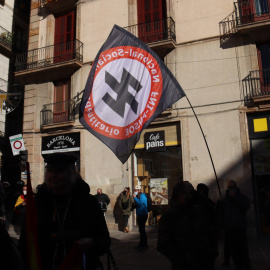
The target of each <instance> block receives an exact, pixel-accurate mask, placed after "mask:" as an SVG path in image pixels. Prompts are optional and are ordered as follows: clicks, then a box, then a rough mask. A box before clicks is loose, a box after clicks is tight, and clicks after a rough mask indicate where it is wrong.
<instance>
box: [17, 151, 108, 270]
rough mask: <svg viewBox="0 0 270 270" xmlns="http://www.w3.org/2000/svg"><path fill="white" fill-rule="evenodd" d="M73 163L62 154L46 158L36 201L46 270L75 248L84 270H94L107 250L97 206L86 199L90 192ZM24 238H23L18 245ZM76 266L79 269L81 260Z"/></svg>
mask: <svg viewBox="0 0 270 270" xmlns="http://www.w3.org/2000/svg"><path fill="white" fill-rule="evenodd" d="M75 161H76V159H75V158H74V157H73V156H69V155H66V154H63V153H57V154H52V155H49V156H48V157H46V158H45V162H46V163H47V166H46V173H45V181H44V183H43V185H42V187H40V189H39V190H38V193H37V195H36V197H35V201H36V206H37V216H38V220H37V224H38V242H39V247H40V252H41V260H42V266H43V269H45V270H52V269H58V268H59V266H60V265H62V263H63V261H64V260H65V259H66V257H67V256H68V253H69V252H70V250H71V249H72V247H73V246H74V244H75V245H76V247H77V248H79V250H80V251H81V253H84V254H85V258H86V268H84V269H96V268H97V263H98V257H99V256H100V255H102V254H104V253H105V252H106V250H107V249H108V248H109V246H110V237H109V232H108V229H107V225H106V222H105V219H104V216H103V213H102V211H101V209H100V205H99V203H98V202H97V200H96V199H95V198H94V197H93V196H91V195H90V196H89V192H90V188H89V186H88V184H86V183H85V182H84V181H83V180H82V178H81V177H80V175H79V173H78V172H77V171H76V169H75ZM24 237H25V235H23V234H22V236H21V239H20V240H21V242H23V241H24ZM79 262H81V266H82V262H83V259H82V257H81V258H80V260H79ZM65 269H66V268H65ZM76 269H77V268H76ZM78 269H80V268H78ZM81 269H83V268H81Z"/></svg>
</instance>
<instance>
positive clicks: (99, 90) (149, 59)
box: [80, 25, 185, 163]
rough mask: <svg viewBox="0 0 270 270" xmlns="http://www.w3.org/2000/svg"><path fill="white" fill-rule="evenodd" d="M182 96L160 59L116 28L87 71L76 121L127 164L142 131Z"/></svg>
mask: <svg viewBox="0 0 270 270" xmlns="http://www.w3.org/2000/svg"><path fill="white" fill-rule="evenodd" d="M183 96H185V93H184V91H183V89H182V88H181V86H180V85H179V83H178V82H177V80H176V79H175V77H174V76H173V75H172V73H171V72H170V71H169V69H168V68H167V67H166V65H165V64H164V63H163V62H162V61H161V60H160V58H159V57H158V56H157V55H156V54H155V53H154V52H153V51H152V50H151V49H150V48H149V47H147V46H146V44H145V43H144V42H142V41H141V40H140V39H138V38H137V37H135V36H133V35H132V34H130V33H129V32H127V31H126V30H124V29H123V28H121V27H119V26H117V25H115V26H114V27H113V29H112V31H111V33H110V35H109V37H108V39H107V40H106V41H105V43H104V44H103V46H102V47H101V49H100V50H99V52H98V54H97V56H96V58H95V60H94V63H93V66H92V68H91V71H90V74H89V77H88V80H87V82H86V86H85V89H84V94H83V97H82V101H81V110H80V122H81V124H82V125H83V126H84V127H85V128H86V129H87V130H88V131H90V132H91V133H92V134H93V135H95V136H96V137H97V138H98V139H100V140H101V141H102V142H103V143H104V144H106V145H107V146H108V147H109V148H110V149H111V150H112V151H113V152H114V153H115V155H116V156H117V157H118V158H119V160H120V161H121V162H122V163H125V162H126V160H127V159H128V158H129V156H130V154H131V153H132V151H133V149H134V147H135V145H136V143H137V142H138V141H139V139H140V134H141V132H142V130H143V129H144V128H146V127H147V126H148V125H149V124H150V123H151V122H152V121H153V120H154V119H155V118H156V117H157V116H158V115H159V114H160V113H162V112H163V111H164V110H166V108H168V107H169V106H171V105H172V104H173V103H175V102H176V101H177V100H179V99H180V98H182V97H183Z"/></svg>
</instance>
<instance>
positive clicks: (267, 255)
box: [9, 227, 270, 270]
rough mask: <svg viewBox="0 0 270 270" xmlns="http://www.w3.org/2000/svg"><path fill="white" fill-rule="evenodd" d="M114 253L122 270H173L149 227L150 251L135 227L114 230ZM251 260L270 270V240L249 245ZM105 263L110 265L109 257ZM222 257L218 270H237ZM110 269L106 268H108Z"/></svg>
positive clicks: (259, 269)
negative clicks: (143, 247) (142, 245)
mask: <svg viewBox="0 0 270 270" xmlns="http://www.w3.org/2000/svg"><path fill="white" fill-rule="evenodd" d="M9 233H10V235H11V237H12V238H13V239H14V241H15V242H16V243H17V239H18V234H16V233H15V232H14V231H13V230H10V231H9ZM110 234H111V239H112V245H111V251H112V253H113V256H114V258H115V260H116V263H117V265H118V267H119V270H135V269H136V270H153V269H155V270H169V269H170V262H169V261H168V260H167V259H166V258H165V257H164V256H163V255H162V254H160V253H159V252H158V251H157V250H156V245H157V229H156V228H154V227H149V228H147V236H148V245H149V248H148V249H147V250H143V251H138V250H136V249H134V248H135V247H136V246H137V245H138V239H139V232H138V228H133V230H132V231H131V232H130V233H123V232H119V231H116V230H111V231H110ZM249 250H250V259H251V264H252V270H267V269H268V268H270V237H268V238H267V237H264V238H259V239H257V240H256V241H250V242H249ZM219 252H220V254H221V255H222V254H223V248H222V241H220V249H219ZM101 260H102V262H103V264H104V266H106V265H107V259H106V256H102V257H101ZM222 260H223V258H222V256H220V257H218V259H217V261H216V270H222V269H223V270H233V269H234V267H233V266H230V267H226V268H225V267H222V266H221V264H222ZM105 269H106V267H105ZM202 270H203V269H202Z"/></svg>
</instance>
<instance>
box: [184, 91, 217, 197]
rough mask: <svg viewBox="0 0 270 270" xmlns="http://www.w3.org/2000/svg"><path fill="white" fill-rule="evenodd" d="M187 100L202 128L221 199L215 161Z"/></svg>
mask: <svg viewBox="0 0 270 270" xmlns="http://www.w3.org/2000/svg"><path fill="white" fill-rule="evenodd" d="M186 98H187V101H188V103H189V105H190V108H191V109H192V111H193V113H194V116H195V118H196V120H197V122H198V125H199V127H200V130H201V132H202V135H203V139H204V141H205V144H206V148H207V151H208V154H209V157H210V160H211V163H212V167H213V170H214V173H215V177H216V182H217V186H218V192H219V196H220V197H221V191H220V186H219V182H218V177H217V173H216V169H215V165H214V162H213V159H212V155H211V152H210V149H209V146H208V143H207V141H206V139H205V135H204V132H203V130H202V127H201V124H200V122H199V119H198V117H197V115H196V113H195V111H194V109H193V107H192V105H191V103H190V101H189V99H188V97H187V96H186Z"/></svg>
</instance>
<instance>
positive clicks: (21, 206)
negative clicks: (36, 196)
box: [14, 186, 27, 230]
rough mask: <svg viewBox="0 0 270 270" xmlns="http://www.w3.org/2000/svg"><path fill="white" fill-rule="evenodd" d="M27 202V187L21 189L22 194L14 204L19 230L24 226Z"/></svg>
mask: <svg viewBox="0 0 270 270" xmlns="http://www.w3.org/2000/svg"><path fill="white" fill-rule="evenodd" d="M26 201H27V187H26V186H23V187H22V194H21V195H20V196H19V197H18V198H17V201H16V203H15V207H14V210H15V213H16V216H17V218H19V225H20V230H21V229H22V227H23V226H24V224H25V214H26V203H27V202H26Z"/></svg>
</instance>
